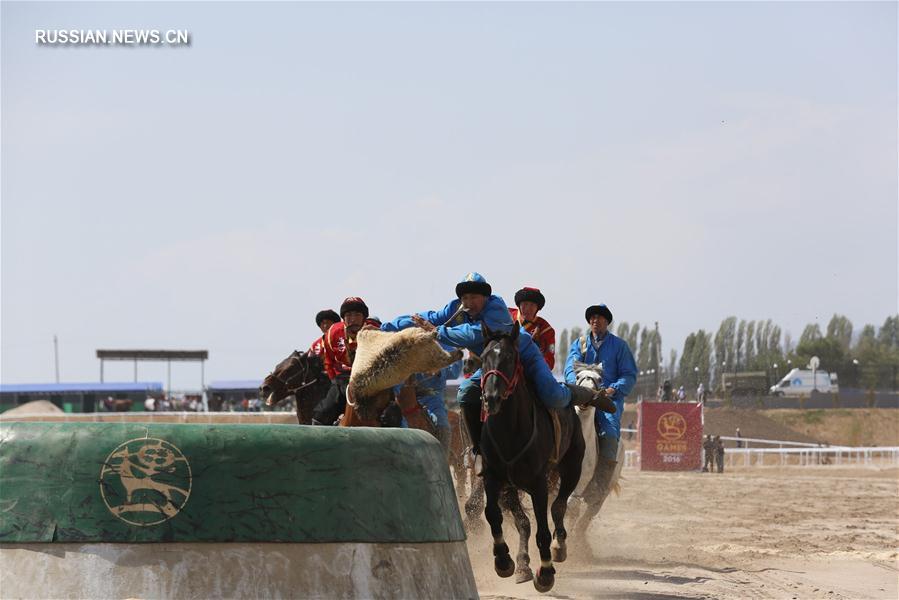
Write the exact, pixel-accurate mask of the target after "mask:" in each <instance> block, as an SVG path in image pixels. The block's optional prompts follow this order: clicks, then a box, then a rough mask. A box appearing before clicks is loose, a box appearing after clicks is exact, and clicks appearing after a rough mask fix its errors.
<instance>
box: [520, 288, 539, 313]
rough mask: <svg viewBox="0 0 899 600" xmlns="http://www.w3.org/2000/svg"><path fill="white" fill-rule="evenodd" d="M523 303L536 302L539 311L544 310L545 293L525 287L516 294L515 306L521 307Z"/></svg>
mask: <svg viewBox="0 0 899 600" xmlns="http://www.w3.org/2000/svg"><path fill="white" fill-rule="evenodd" d="M522 302H534V303H535V304H536V305H537V310H543V306H544V305H545V304H546V298H544V297H543V293H542V292H541V291H540V290H539V289H537V288H533V287H523V288H521V289H520V290H518V291H517V292H515V306H519V307H520V306H521V303H522Z"/></svg>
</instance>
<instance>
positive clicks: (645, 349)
mask: <svg viewBox="0 0 899 600" xmlns="http://www.w3.org/2000/svg"><path fill="white" fill-rule="evenodd" d="M649 337H650V331H649V330H648V329H647V328H645V327H644V328H643V330H642V331H641V332H640V351H639V354H638V355H637V370H638V371H644V370H647V369H649V368H650V366H649V364H650V350H651V349H652V348H651V344H650V340H649Z"/></svg>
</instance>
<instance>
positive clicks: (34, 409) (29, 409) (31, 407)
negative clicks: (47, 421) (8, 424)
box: [3, 400, 63, 417]
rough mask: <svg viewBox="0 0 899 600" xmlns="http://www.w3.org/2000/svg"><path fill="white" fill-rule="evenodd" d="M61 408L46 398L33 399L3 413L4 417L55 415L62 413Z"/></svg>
mask: <svg viewBox="0 0 899 600" xmlns="http://www.w3.org/2000/svg"><path fill="white" fill-rule="evenodd" d="M62 413H63V410H62V409H61V408H59V407H58V406H56V405H55V404H53V403H52V402H49V401H47V400H34V401H32V402H26V403H25V404H21V405H19V406H17V407H15V408H11V409H9V410H7V411H5V412H4V413H3V416H4V417H13V416H16V415H55V414H62Z"/></svg>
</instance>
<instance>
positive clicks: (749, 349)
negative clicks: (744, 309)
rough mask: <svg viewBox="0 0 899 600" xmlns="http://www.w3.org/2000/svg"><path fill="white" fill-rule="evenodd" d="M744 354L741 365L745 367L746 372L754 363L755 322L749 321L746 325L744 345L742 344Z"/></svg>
mask: <svg viewBox="0 0 899 600" xmlns="http://www.w3.org/2000/svg"><path fill="white" fill-rule="evenodd" d="M744 354H745V356H744V358H743V364H745V365H746V370H747V371H748V370H749V369H751V368H752V365H754V364H755V362H756V360H755V354H756V346H755V321H749V322H748V323H746V343H745V344H744Z"/></svg>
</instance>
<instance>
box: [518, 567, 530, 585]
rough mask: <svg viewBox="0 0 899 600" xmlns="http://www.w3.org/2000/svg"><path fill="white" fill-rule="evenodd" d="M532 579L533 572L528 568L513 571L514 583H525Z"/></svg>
mask: <svg viewBox="0 0 899 600" xmlns="http://www.w3.org/2000/svg"><path fill="white" fill-rule="evenodd" d="M533 578H534V572H533V571H531V568H530V567H523V568H521V569H518V570H517V571H515V583H525V582H528V581H530V580H532V579H533Z"/></svg>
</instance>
